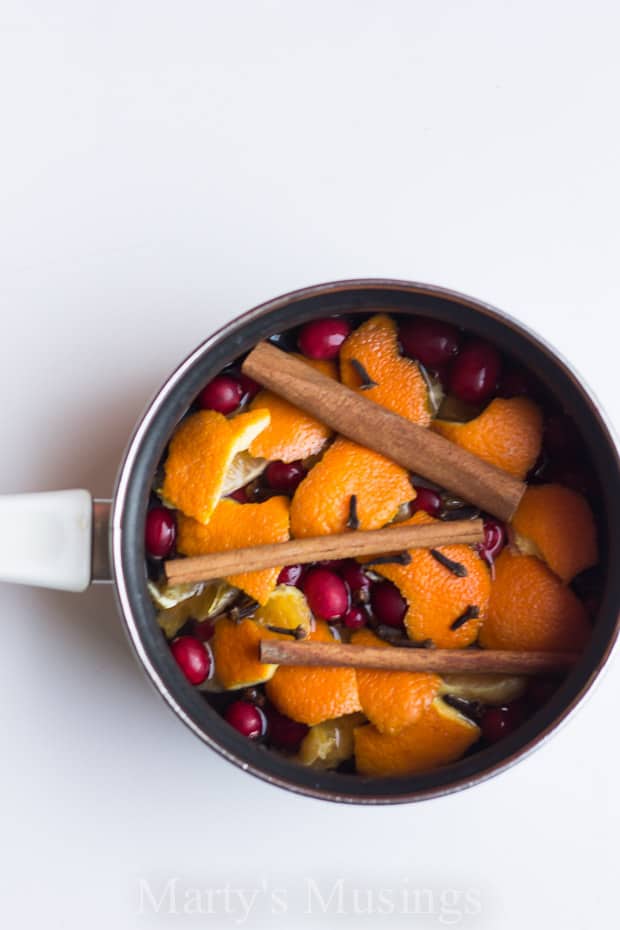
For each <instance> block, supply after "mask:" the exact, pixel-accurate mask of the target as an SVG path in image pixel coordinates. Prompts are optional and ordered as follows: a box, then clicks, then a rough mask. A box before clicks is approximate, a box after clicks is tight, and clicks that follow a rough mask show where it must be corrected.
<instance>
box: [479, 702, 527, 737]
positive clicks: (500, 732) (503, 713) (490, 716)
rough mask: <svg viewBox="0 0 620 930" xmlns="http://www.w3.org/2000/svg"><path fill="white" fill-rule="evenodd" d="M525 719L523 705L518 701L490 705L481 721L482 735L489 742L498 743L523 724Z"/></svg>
mask: <svg viewBox="0 0 620 930" xmlns="http://www.w3.org/2000/svg"><path fill="white" fill-rule="evenodd" d="M523 719H524V711H523V707H522V705H521V704H520V703H518V702H515V703H514V704H508V705H507V706H506V707H489V708H487V710H486V711H485V712H484V716H483V717H482V720H481V721H480V729H481V731H482V736H483V738H484V739H485V740H486V741H487V743H497V742H498V741H499V740H500V739H503V738H504V737H505V736H509V735H510V734H511V733H513V732H514V731H515V730H516V729H517V727H519V726H521V724H522V723H523Z"/></svg>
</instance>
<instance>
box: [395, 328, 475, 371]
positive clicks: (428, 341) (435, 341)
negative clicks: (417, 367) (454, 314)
mask: <svg viewBox="0 0 620 930" xmlns="http://www.w3.org/2000/svg"><path fill="white" fill-rule="evenodd" d="M399 335H400V344H401V345H402V347H403V351H404V353H405V355H410V356H411V357H412V358H417V359H419V361H421V362H422V364H423V365H426V366H431V367H434V366H435V365H445V364H446V362H450V361H452V359H453V358H454V357H455V356H456V355H457V354H458V351H459V345H460V342H461V335H460V333H459V331H458V329H456V328H455V327H454V326H450V324H449V323H442V322H441V320H428V319H424V318H422V319H417V320H416V319H413V320H411V319H410V320H403V321H402V322H401V324H400V326H399Z"/></svg>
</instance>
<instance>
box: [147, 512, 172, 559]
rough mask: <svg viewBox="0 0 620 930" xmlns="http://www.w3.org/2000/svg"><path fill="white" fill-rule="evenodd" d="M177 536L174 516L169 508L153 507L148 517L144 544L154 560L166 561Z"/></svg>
mask: <svg viewBox="0 0 620 930" xmlns="http://www.w3.org/2000/svg"><path fill="white" fill-rule="evenodd" d="M176 535H177V525H176V522H175V519H174V514H173V513H172V511H171V510H168V508H167V507H153V509H152V510H149V512H148V513H147V515H146V528H145V533H144V543H145V546H146V551H147V553H148V554H149V555H150V556H151V558H152V559H165V558H166V556H167V555H169V554H170V551H171V549H172V547H173V546H174V541H175V539H176Z"/></svg>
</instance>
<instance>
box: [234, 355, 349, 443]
mask: <svg viewBox="0 0 620 930" xmlns="http://www.w3.org/2000/svg"><path fill="white" fill-rule="evenodd" d="M297 357H300V356H297ZM303 361H304V362H305V363H306V364H307V365H311V366H312V368H315V369H316V370H317V371H320V372H321V374H323V375H326V376H327V377H329V378H334V379H336V378H337V377H338V370H337V368H336V365H335V363H334V362H332V361H327V360H319V359H310V358H304V359H303ZM250 409H251V410H268V411H269V414H270V416H271V422H270V423H269V426H268V427H267V428H266V429H265V430H263V431H262V433H260V434H259V435H258V436H257V437H256V439H254V440H253V441H252V443H251V444H250V453H251V455H253V456H255V457H256V458H263V459H269V461H273V460H274V459H279V460H280V461H282V462H295V461H296V460H297V459H305V458H308V457H309V456H311V455H317V454H318V453H319V452H320V451H321V449H322V448H323V446H324V445H325V443H326V442H327V440H328V439H329V438H330V436H331V435H332V431H331V429H330V428H329V427H328V426H325V424H324V423H321V422H320V421H319V420H315V418H314V417H311V416H309V414H307V413H304V412H303V411H302V410H300V409H299V407H294V406H293V404H290V403H289V402H288V401H286V400H283V398H281V397H278V395H277V394H273V393H272V392H271V391H260V392H259V393H258V394H257V395H256V397H255V398H254V400H253V401H252V403H251V405H250Z"/></svg>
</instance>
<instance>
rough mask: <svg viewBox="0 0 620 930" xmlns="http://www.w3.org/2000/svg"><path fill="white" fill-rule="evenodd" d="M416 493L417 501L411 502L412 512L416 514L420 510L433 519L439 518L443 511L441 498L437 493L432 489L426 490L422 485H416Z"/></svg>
mask: <svg viewBox="0 0 620 930" xmlns="http://www.w3.org/2000/svg"><path fill="white" fill-rule="evenodd" d="M414 487H415V491H416V497H415V500H412V501H411V505H410V506H411V511H412V513H416V511H418V510H424V511H426V513H429V514H430V515H431V517H438V516H439V512H440V510H441V497H440V496H439V494H438V493H437V491H433V489H432V488H425V487H424V486H423V485H421V484H417V485H414Z"/></svg>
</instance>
